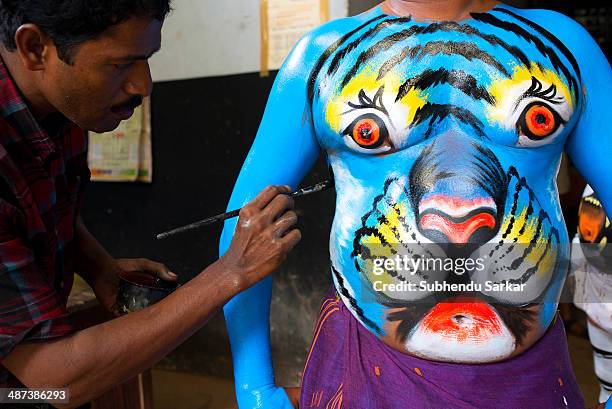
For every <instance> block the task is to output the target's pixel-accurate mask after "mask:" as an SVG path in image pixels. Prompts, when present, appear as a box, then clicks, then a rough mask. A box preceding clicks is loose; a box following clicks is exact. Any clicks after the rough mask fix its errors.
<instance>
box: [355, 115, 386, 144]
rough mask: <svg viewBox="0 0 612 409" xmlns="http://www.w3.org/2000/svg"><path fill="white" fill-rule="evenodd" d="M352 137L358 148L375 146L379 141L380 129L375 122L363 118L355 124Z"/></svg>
mask: <svg viewBox="0 0 612 409" xmlns="http://www.w3.org/2000/svg"><path fill="white" fill-rule="evenodd" d="M352 136H353V140H354V141H355V142H357V144H359V145H360V146H372V145H376V144H377V143H378V141H379V140H380V127H379V126H378V124H377V123H376V121H375V120H373V119H371V118H364V119H362V120H360V121H359V122H357V123H356V124H355V128H354V129H353V135H352Z"/></svg>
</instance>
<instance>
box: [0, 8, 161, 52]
mask: <svg viewBox="0 0 612 409" xmlns="http://www.w3.org/2000/svg"><path fill="white" fill-rule="evenodd" d="M170 2H171V0H0V40H1V41H2V43H3V44H4V46H5V47H6V48H7V49H8V50H9V51H14V50H15V49H16V48H17V45H16V44H15V33H16V32H17V29H18V28H19V27H20V26H22V25H23V24H28V23H31V24H36V25H37V26H38V27H39V28H40V29H41V30H43V31H44V32H45V34H47V35H48V36H49V38H51V40H53V42H54V43H55V46H56V47H57V50H58V54H59V58H61V59H62V61H64V62H66V63H68V64H71V63H72V51H73V50H74V49H75V47H77V46H78V45H80V44H82V43H84V42H86V41H89V40H93V39H95V38H96V37H97V36H99V35H100V34H102V33H103V32H104V31H106V30H107V29H108V28H110V27H112V26H114V25H116V24H119V23H121V22H123V21H125V20H128V19H129V18H132V17H151V18H154V19H157V20H160V21H163V20H164V19H165V17H166V15H167V14H168V13H169V12H170V10H171V7H170Z"/></svg>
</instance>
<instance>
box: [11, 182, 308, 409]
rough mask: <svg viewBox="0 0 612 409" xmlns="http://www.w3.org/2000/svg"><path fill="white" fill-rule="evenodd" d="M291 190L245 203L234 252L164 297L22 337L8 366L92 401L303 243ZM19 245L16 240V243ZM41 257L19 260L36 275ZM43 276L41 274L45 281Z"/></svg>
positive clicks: (27, 381)
mask: <svg viewBox="0 0 612 409" xmlns="http://www.w3.org/2000/svg"><path fill="white" fill-rule="evenodd" d="M279 193H285V194H279ZM286 193H289V189H288V188H286V187H282V188H268V189H266V190H264V191H263V192H262V193H261V194H260V195H259V196H258V197H257V198H256V199H255V200H254V201H253V202H252V203H250V204H248V205H247V206H245V208H244V209H243V210H242V211H241V214H240V219H239V223H238V227H237V230H236V234H235V236H234V239H233V240H232V243H231V246H230V249H229V250H228V253H227V254H228V257H222V258H221V259H220V260H219V261H217V262H216V263H214V264H212V265H211V266H209V267H208V268H206V269H205V270H204V271H203V272H202V273H200V274H199V275H198V276H196V277H195V278H194V279H193V280H191V281H190V282H189V283H187V284H185V285H184V286H182V287H181V288H180V289H178V290H176V291H175V292H174V293H173V294H171V295H169V296H168V297H167V298H165V299H164V300H162V301H160V302H159V303H157V304H155V305H153V306H151V307H148V308H146V309H143V310H141V311H138V312H135V313H131V314H128V315H126V316H123V317H120V318H117V319H115V320H112V321H109V322H106V323H103V324H100V325H96V326H94V327H91V328H88V329H85V330H83V331H80V332H77V333H75V334H73V335H69V336H65V337H61V338H57V339H53V340H47V339H38V340H37V342H31V340H28V338H27V337H24V336H21V337H22V338H24V340H23V342H20V343H18V345H17V346H16V347H14V348H13V349H12V351H10V352H9V353H8V355H7V356H6V357H3V360H2V365H3V366H4V367H6V368H7V369H8V370H9V371H11V372H12V373H13V374H14V375H15V376H16V377H17V378H18V379H19V380H20V381H21V382H22V383H23V384H24V385H26V386H28V387H30V388H68V389H69V394H70V404H69V406H67V407H76V406H78V405H79V404H82V403H84V402H87V401H89V400H91V399H92V398H95V397H96V396H98V395H100V394H101V393H103V392H104V391H105V390H107V389H109V388H111V387H112V386H113V385H116V384H118V383H121V382H122V381H124V380H126V379H129V378H131V377H133V376H134V375H136V374H138V373H139V372H141V371H142V370H144V369H146V368H148V367H150V366H152V365H153V364H154V363H155V362H157V361H158V360H159V359H161V358H162V357H163V356H164V355H166V354H167V353H168V352H170V351H171V350H172V349H173V348H175V347H176V346H177V345H179V344H180V343H181V342H183V341H184V340H185V339H186V338H187V337H189V336H190V335H191V334H193V333H194V332H195V331H196V330H197V329H198V328H200V327H201V326H202V325H204V323H205V322H206V320H207V319H208V318H209V317H210V316H211V315H212V314H213V313H214V312H216V311H217V310H218V309H219V308H220V307H221V306H222V305H223V304H224V303H225V302H226V301H227V300H228V299H230V298H231V297H232V296H233V295H235V294H236V293H238V292H240V291H242V290H244V289H246V288H248V287H250V286H251V285H253V284H254V283H255V282H257V281H259V280H260V279H261V278H263V277H265V276H266V275H268V274H270V273H271V272H272V271H274V269H275V268H276V267H277V266H278V265H279V264H280V263H281V262H282V260H283V259H284V257H285V255H286V254H287V252H289V251H290V250H291V249H292V248H293V246H295V244H297V242H298V241H299V233H298V232H297V231H295V230H294V229H293V226H294V224H295V223H296V219H297V218H296V215H295V213H294V212H292V211H288V210H289V209H291V208H292V206H293V201H292V199H291V198H290V197H289V196H287V195H286ZM0 248H2V246H0ZM15 248H16V247H15V245H14V244H13V245H12V246H11V249H15ZM8 249H9V248H8V246H7V250H8ZM12 251H13V253H14V254H13V255H15V254H23V255H26V254H31V253H29V252H28V250H27V248H25V247H23V246H22V248H21V249H17V250H12ZM28 261H29V263H28ZM33 263H34V260H33V259H31V258H30V259H25V258H24V260H23V263H16V264H13V265H16V266H17V265H18V266H19V267H20V268H26V267H27V268H29V269H30V270H29V272H28V274H30V275H37V276H39V277H42V276H43V274H41V272H40V271H37V270H36V267H35V265H34V264H33ZM5 265H8V264H5ZM2 272H3V276H2V277H1V278H2V283H3V287H4V288H5V289H6V288H8V287H9V284H10V278H9V276H18V274H16V272H15V271H7V270H4V271H2ZM37 273H38V274H37ZM43 282H44V280H42V279H41V282H40V284H41V285H42V283H43ZM19 284H20V283H14V284H13V286H16V285H19ZM21 290H23V288H21ZM5 291H6V290H5ZM32 291H36V288H33V289H32ZM2 296H3V297H5V296H6V294H5V292H3V293H2ZM14 303H15V302H14V301H12V300H11V299H8V297H7V299H6V300H5V299H4V298H2V299H0V310H5V309H6V308H5V307H6V306H7V305H9V304H11V305H12V306H13V307H14ZM45 323H46V321H40V322H39V324H43V325H44V324H45ZM1 325H7V326H8V323H6V322H0V332H1V333H5V332H7V331H4V330H5V328H3V327H1ZM29 332H32V330H30V331H29ZM6 339H9V338H8V337H7V338H6Z"/></svg>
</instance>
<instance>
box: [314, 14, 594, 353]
mask: <svg viewBox="0 0 612 409" xmlns="http://www.w3.org/2000/svg"><path fill="white" fill-rule="evenodd" d="M511 10H512V9H511V8H505V7H499V8H496V9H494V10H492V11H490V12H488V13H483V14H477V15H476V14H475V15H472V17H471V18H470V19H468V20H464V21H461V22H433V23H432V22H415V21H411V19H410V18H400V17H396V16H390V15H385V14H383V13H382V12H381V11H380V9H375V10H373V11H371V12H369V13H367V14H365V15H362V16H359V17H355V19H359V24H356V22H355V21H351V19H347V21H346V27H347V29H346V31H345V32H343V33H342V34H343V36H342V37H340V38H339V39H338V40H336V41H335V42H334V43H333V44H332V45H331V46H330V47H329V48H327V50H326V51H325V53H324V54H323V56H322V57H321V58H320V59H319V60H318V61H317V64H316V66H315V67H314V69H313V70H312V73H311V76H310V81H309V103H310V104H311V110H312V111H311V112H312V119H313V124H314V130H315V133H316V138H317V140H318V142H319V144H320V146H321V147H322V149H323V150H324V151H325V152H326V154H327V157H328V160H329V163H330V165H331V167H332V169H333V173H334V177H335V181H336V191H337V204H336V214H335V218H334V222H333V227H332V234H331V238H330V255H331V267H332V274H333V277H334V283H335V285H336V288H337V291H338V293H339V294H340V295H341V297H342V299H343V301H344V302H345V304H346V305H347V306H348V307H349V309H350V310H351V311H352V313H353V314H354V316H355V317H356V318H357V319H358V320H359V321H360V322H361V323H362V324H363V325H365V326H366V327H367V328H368V329H370V330H371V331H372V332H374V333H375V334H376V335H378V336H379V337H380V338H381V339H382V340H383V341H384V342H386V343H387V344H389V345H391V346H392V347H394V348H396V349H398V350H400V351H402V352H405V353H410V354H415V355H418V356H421V357H424V358H427V359H433V360H440V361H450V362H491V361H498V360H503V359H506V358H508V357H510V356H513V355H516V354H518V353H520V352H522V351H524V350H525V349H526V348H528V347H529V346H530V345H532V344H533V343H534V342H536V341H537V339H539V338H540V337H541V336H542V334H543V333H544V332H545V331H546V329H547V328H548V327H549V325H550V324H551V322H552V320H553V319H554V312H555V310H556V306H557V301H558V298H559V294H560V289H561V287H562V284H563V281H564V279H565V275H566V272H567V271H566V270H567V267H566V263H565V261H566V260H567V256H568V251H569V246H568V238H567V232H566V229H565V225H564V221H563V218H562V214H561V210H560V206H559V198H558V194H557V190H556V184H555V177H556V174H557V169H558V166H559V161H560V156H561V152H562V151H563V147H564V144H565V140H566V139H567V137H568V135H569V133H570V132H571V129H572V127H573V126H574V124H575V122H576V120H577V117H578V116H579V115H578V114H579V111H580V105H581V103H582V102H581V98H582V97H581V80H580V73H579V70H578V68H577V65H576V63H575V61H574V59H573V57H572V55H571V54H570V53H569V51H567V50H566V49H565V47H564V46H563V45H562V44H561V43H560V42H559V41H558V40H556V38H554V36H552V35H551V34H550V33H548V32H547V31H545V30H544V29H543V28H541V27H539V26H537V25H535V24H533V23H530V22H528V21H526V20H524V19H523V18H521V17H520V16H518V15H516V14H514V12H513V11H511ZM336 29H337V26H336ZM339 31H342V30H339ZM398 257H399V259H398ZM386 258H387V259H391V260H393V261H394V263H393V264H390V263H389V264H383V263H382V262H381V261H379V260H384V259H386ZM417 259H420V260H421V261H420V262H419V263H421V264H419V265H417V264H415V261H416V260H417ZM467 259H471V260H473V261H472V262H469V261H468V262H466V261H465V260H467ZM399 260H401V261H400V263H399V264H398V263H397V261H399ZM411 260H415V261H411ZM435 260H438V261H435ZM461 260H464V261H461ZM402 263H404V264H402ZM449 263H450V264H449ZM465 263H467V265H466V266H464V265H463V264H465ZM470 263H472V264H470ZM415 267H416V269H415ZM466 267H467V268H466ZM436 283H438V284H441V285H444V283H446V287H443V288H440V287H438V288H434V287H432V286H433V285H435V284H436ZM398 284H399V285H398ZM451 284H454V285H455V287H454V288H450V287H449V286H450V285H451ZM496 284H498V285H503V286H505V287H504V288H503V289H500V288H498V287H495V285H496ZM470 285H471V287H470Z"/></svg>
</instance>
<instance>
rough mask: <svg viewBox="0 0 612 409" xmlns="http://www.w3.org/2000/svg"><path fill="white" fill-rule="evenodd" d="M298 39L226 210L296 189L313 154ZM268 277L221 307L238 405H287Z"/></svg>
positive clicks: (228, 227) (305, 70)
mask: <svg viewBox="0 0 612 409" xmlns="http://www.w3.org/2000/svg"><path fill="white" fill-rule="evenodd" d="M312 46H313V44H312V43H310V40H309V38H308V37H307V38H305V39H302V40H301V41H300V43H299V44H298V45H297V46H296V47H295V49H294V51H293V52H292V54H291V55H290V56H289V58H288V59H287V61H286V62H285V64H284V66H283V68H282V69H281V70H280V72H279V74H278V76H277V78H276V81H275V84H274V87H273V89H272V92H271V94H270V98H269V100H268V104H267V107H266V110H265V113H264V116H263V119H262V121H261V125H260V128H259V131H258V133H257V136H256V138H255V142H254V143H253V146H252V147H251V150H250V152H249V154H248V157H247V158H246V160H245V162H244V165H243V167H242V170H241V172H240V176H239V177H238V180H237V182H236V184H235V187H234V191H233V194H232V197H231V199H230V202H229V205H228V209H234V208H237V207H240V206H241V205H242V203H244V202H245V201H247V200H249V198H250V197H252V195H253V194H254V192H256V191H257V189H258V187H260V186H262V185H264V184H269V183H279V184H288V185H290V186H291V187H292V188H294V189H295V188H296V187H297V185H298V184H299V183H300V181H301V180H302V178H303V177H304V175H305V174H306V173H307V172H308V171H309V170H310V168H311V167H312V166H313V164H314V163H315V161H316V159H317V157H318V155H319V147H318V144H317V142H316V140H315V135H314V130H313V128H312V124H311V123H310V117H309V110H308V106H307V86H308V84H307V82H308V76H309V74H310V69H312V67H313V66H314V64H315V62H316V58H318V55H320V54H317V53H316V52H314V51H313V50H312V49H311V47H312ZM234 226H235V223H234V222H233V221H229V222H227V223H226V224H225V228H224V231H223V234H222V237H221V242H220V253H221V254H223V253H224V252H225V249H226V248H227V245H228V243H229V241H230V239H231V237H232V234H233V230H234ZM271 292H272V281H271V280H270V279H266V280H263V281H262V282H261V283H258V284H257V285H256V286H254V287H253V288H251V289H250V290H248V291H245V292H244V293H241V294H239V295H238V296H236V297H235V298H234V299H233V300H232V301H230V302H229V303H228V304H227V305H226V306H225V308H224V313H225V318H226V322H227V327H228V332H229V336H230V342H231V347H232V355H233V362H234V376H235V384H236V395H237V400H238V405H239V407H240V408H242V409H244V408H271V409H282V408H290V407H292V406H291V404H290V402H289V400H288V398H287V395H286V393H285V391H284V390H283V389H282V388H279V387H278V386H277V385H276V383H275V380H274V371H273V367H272V362H271V361H272V359H271V351H270V326H269V313H270V298H271Z"/></svg>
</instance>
